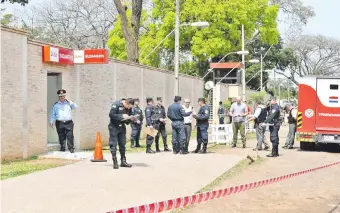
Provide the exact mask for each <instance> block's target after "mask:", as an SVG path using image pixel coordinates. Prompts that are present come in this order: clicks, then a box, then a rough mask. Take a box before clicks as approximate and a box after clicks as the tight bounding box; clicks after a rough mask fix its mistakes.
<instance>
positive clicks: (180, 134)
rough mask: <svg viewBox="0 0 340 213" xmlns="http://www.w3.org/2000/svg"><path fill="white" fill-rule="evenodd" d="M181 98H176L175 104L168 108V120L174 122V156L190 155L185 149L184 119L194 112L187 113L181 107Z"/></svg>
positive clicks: (172, 125)
mask: <svg viewBox="0 0 340 213" xmlns="http://www.w3.org/2000/svg"><path fill="white" fill-rule="evenodd" d="M181 100H182V98H181V96H175V98H174V102H175V103H173V104H171V105H170V106H169V108H168V118H169V119H170V120H171V121H172V123H171V127H172V149H173V153H174V154H178V153H180V154H188V153H189V152H188V151H186V148H185V141H186V134H185V126H184V117H185V116H189V115H191V114H192V111H190V112H185V111H184V108H183V107H182V106H181V104H180V102H181Z"/></svg>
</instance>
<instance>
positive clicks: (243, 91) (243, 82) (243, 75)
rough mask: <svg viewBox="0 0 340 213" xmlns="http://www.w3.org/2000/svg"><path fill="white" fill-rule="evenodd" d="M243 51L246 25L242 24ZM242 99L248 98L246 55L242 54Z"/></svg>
mask: <svg viewBox="0 0 340 213" xmlns="http://www.w3.org/2000/svg"><path fill="white" fill-rule="evenodd" d="M242 51H244V25H243V24H242ZM242 66H243V67H242V70H243V72H242V94H243V95H242V96H243V97H242V99H243V101H245V100H246V66H245V55H244V54H242Z"/></svg>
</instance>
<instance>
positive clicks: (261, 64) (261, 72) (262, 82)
mask: <svg viewBox="0 0 340 213" xmlns="http://www.w3.org/2000/svg"><path fill="white" fill-rule="evenodd" d="M260 86H261V92H262V91H263V55H262V53H261V84H260Z"/></svg>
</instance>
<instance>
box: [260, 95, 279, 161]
mask: <svg viewBox="0 0 340 213" xmlns="http://www.w3.org/2000/svg"><path fill="white" fill-rule="evenodd" d="M268 123H269V124H271V126H269V131H270V142H272V153H271V154H269V155H267V157H278V156H279V130H280V106H279V105H278V104H277V103H276V97H275V96H272V97H271V98H270V110H269V115H268V117H267V119H266V120H265V121H264V123H263V124H262V125H266V124H268Z"/></svg>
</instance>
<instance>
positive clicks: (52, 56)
mask: <svg viewBox="0 0 340 213" xmlns="http://www.w3.org/2000/svg"><path fill="white" fill-rule="evenodd" d="M42 54H43V55H42V58H43V62H46V63H57V64H67V65H73V63H74V62H73V50H70V49H65V48H59V47H50V46H43V47H42Z"/></svg>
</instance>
